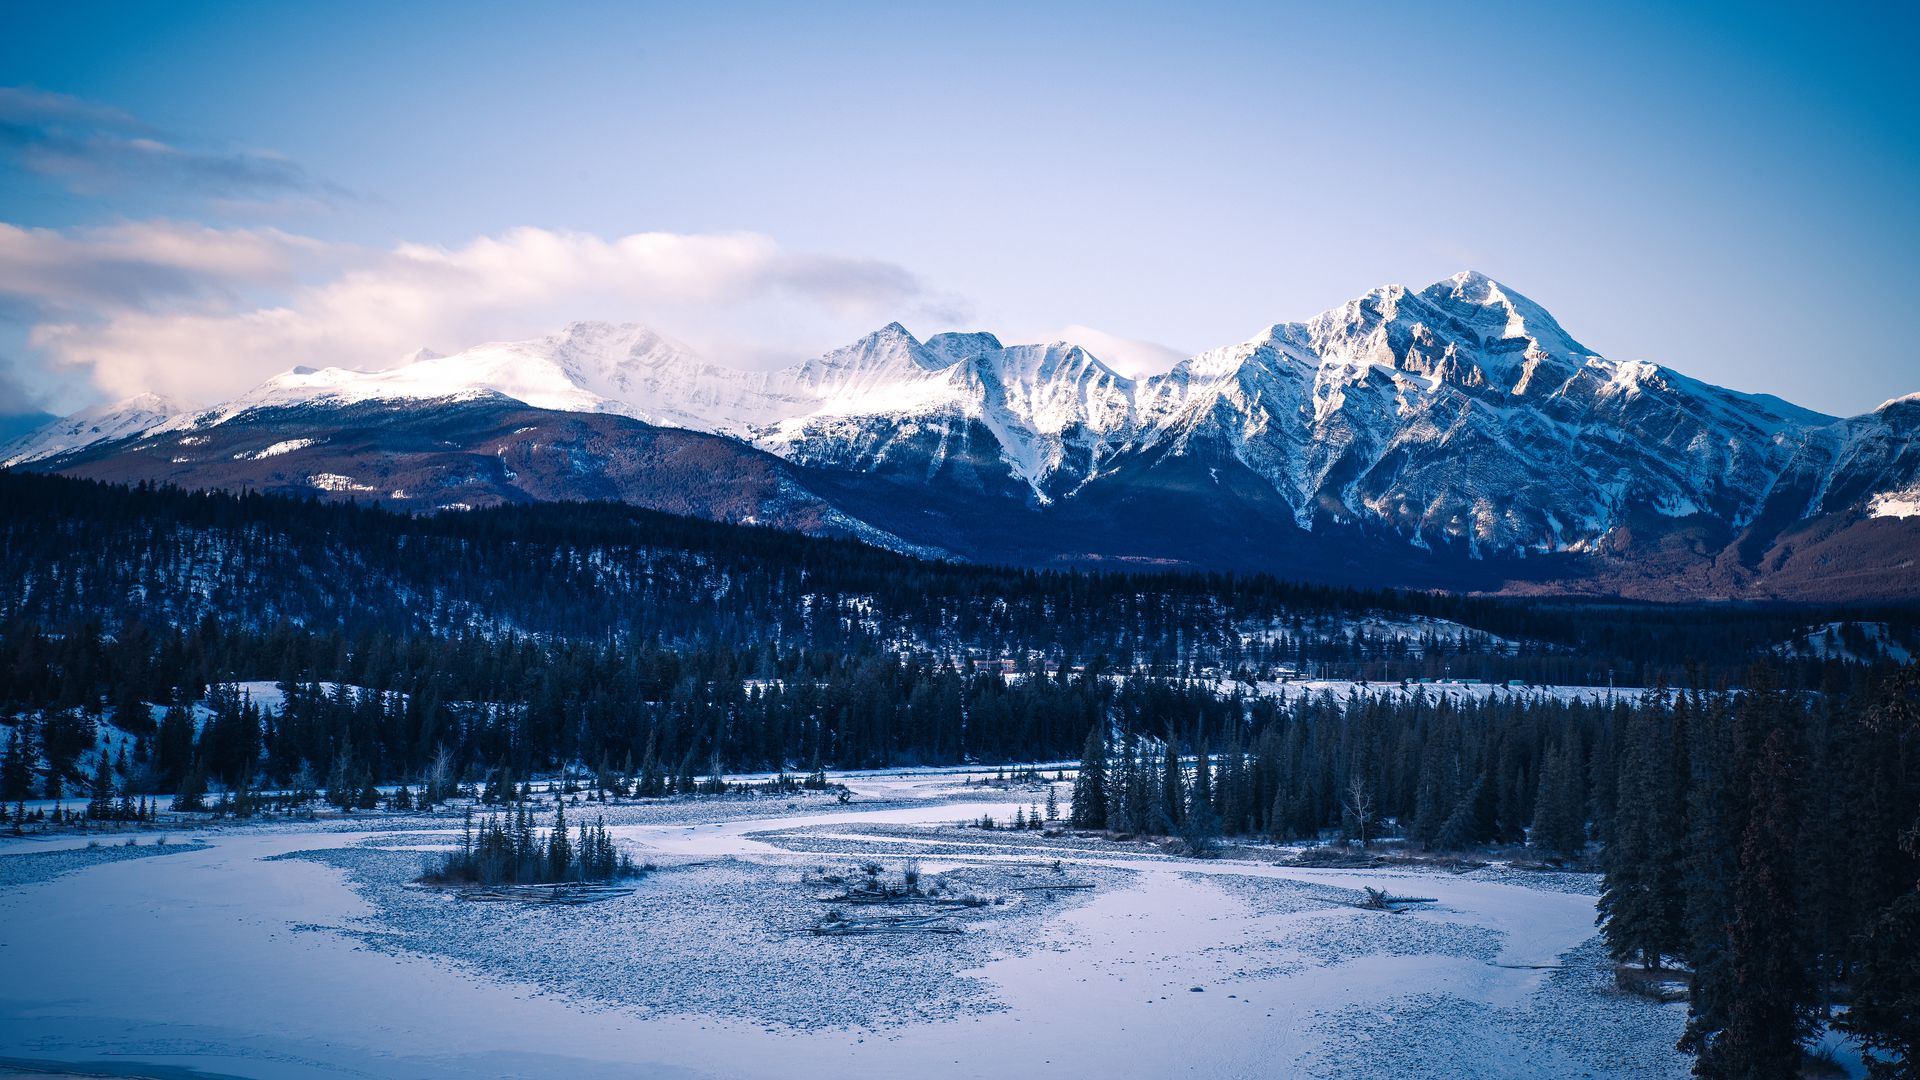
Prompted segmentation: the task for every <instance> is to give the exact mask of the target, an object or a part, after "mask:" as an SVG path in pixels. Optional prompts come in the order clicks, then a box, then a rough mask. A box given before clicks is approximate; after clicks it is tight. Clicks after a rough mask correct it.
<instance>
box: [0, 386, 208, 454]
mask: <svg viewBox="0 0 1920 1080" xmlns="http://www.w3.org/2000/svg"><path fill="white" fill-rule="evenodd" d="M190 408H191V407H190V406H188V405H185V404H183V403H181V402H178V401H175V400H174V399H172V398H169V397H165V396H163V395H160V394H137V395H135V396H133V397H130V398H127V399H125V400H124V401H116V402H114V403H112V404H111V405H100V406H96V407H94V408H91V409H84V410H82V411H80V412H77V413H74V414H73V415H71V416H66V417H62V418H60V419H58V420H55V421H54V422H52V423H50V424H48V425H46V426H45V427H42V428H39V429H38V430H35V431H30V432H28V433H26V434H25V435H22V436H20V437H19V438H18V439H15V440H13V441H12V442H10V443H7V444H5V445H0V468H8V467H11V466H14V465H21V464H25V463H27V462H30V461H39V460H41V459H43V458H49V457H53V456H55V455H58V454H63V453H66V452H67V451H69V450H74V449H77V448H80V447H83V446H91V445H92V444H94V443H99V442H111V441H113V440H115V439H124V438H128V437H130V436H133V435H138V434H140V433H142V432H145V431H149V430H151V429H152V428H154V427H156V426H158V425H160V424H162V423H165V422H166V421H168V420H171V419H173V418H174V417H176V416H180V415H182V414H185V413H187V412H188V411H189V410H190Z"/></svg>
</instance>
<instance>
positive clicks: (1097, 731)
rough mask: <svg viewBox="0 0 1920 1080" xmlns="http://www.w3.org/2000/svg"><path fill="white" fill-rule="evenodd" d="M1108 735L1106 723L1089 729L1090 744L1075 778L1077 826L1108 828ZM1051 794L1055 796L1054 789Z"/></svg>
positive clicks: (1074, 820) (1082, 827) (1081, 752)
mask: <svg viewBox="0 0 1920 1080" xmlns="http://www.w3.org/2000/svg"><path fill="white" fill-rule="evenodd" d="M1106 735H1107V733H1106V724H1105V723H1104V722H1103V723H1097V724H1095V725H1094V726H1093V727H1091V728H1089V729H1088V730H1087V741H1086V745H1085V746H1084V747H1082V748H1081V751H1080V775H1079V776H1078V777H1076V778H1075V779H1074V781H1073V803H1072V807H1071V810H1070V811H1069V813H1070V814H1071V815H1072V820H1073V827H1074V828H1076V829H1104V828H1106V827H1107V738H1106ZM1047 797H1048V798H1049V799H1051V798H1052V797H1053V795H1052V792H1051V791H1049V792H1048V795H1047Z"/></svg>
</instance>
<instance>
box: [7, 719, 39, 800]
mask: <svg viewBox="0 0 1920 1080" xmlns="http://www.w3.org/2000/svg"><path fill="white" fill-rule="evenodd" d="M25 726H26V725H25V724H24V723H23V724H22V725H21V727H22V728H24V727H25ZM32 793H33V763H32V761H31V760H30V759H29V758H28V757H27V737H26V733H25V732H24V731H21V730H15V731H10V732H8V733H7V756H6V758H5V759H4V760H0V801H5V802H20V801H22V800H24V799H26V797H27V796H28V795H30V794H32Z"/></svg>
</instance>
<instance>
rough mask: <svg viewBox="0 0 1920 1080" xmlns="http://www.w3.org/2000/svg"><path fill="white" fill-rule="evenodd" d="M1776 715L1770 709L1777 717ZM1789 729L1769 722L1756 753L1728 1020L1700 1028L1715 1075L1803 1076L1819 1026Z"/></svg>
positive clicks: (1705, 1061)
mask: <svg viewBox="0 0 1920 1080" xmlns="http://www.w3.org/2000/svg"><path fill="white" fill-rule="evenodd" d="M1769 719H1770V717H1769ZM1792 755H1793V749H1792V743H1791V740H1790V739H1789V738H1788V736H1787V733H1786V732H1785V731H1784V730H1781V729H1779V728H1777V727H1776V728H1774V729H1773V730H1772V731H1770V732H1769V733H1768V734H1767V735H1766V737H1765V739H1764V740H1763V741H1762V743H1761V745H1760V747H1759V749H1758V751H1757V753H1756V754H1755V756H1754V758H1753V765H1752V770H1751V780H1750V786H1749V794H1748V800H1749V811H1748V814H1747V820H1746V825H1745V828H1744V829H1743V830H1742V835H1741V840H1740V846H1739V858H1738V863H1737V868H1736V870H1735V874H1734V878H1733V881H1732V883H1731V885H1732V887H1731V889H1730V892H1731V893H1732V906H1731V916H1732V917H1731V920H1730V921H1729V923H1728V926H1727V946H1726V949H1727V955H1726V963H1725V966H1724V967H1725V976H1726V979H1727V982H1726V984H1725V985H1724V986H1722V987H1721V988H1720V990H1721V995H1722V1000H1723V1001H1724V1017H1725V1022H1724V1026H1722V1027H1721V1028H1720V1029H1719V1030H1717V1031H1704V1032H1697V1033H1695V1032H1693V1030H1692V1029H1691V1028H1690V1034H1697V1038H1696V1040H1695V1041H1696V1043H1697V1045H1699V1047H1700V1050H1699V1059H1698V1061H1696V1062H1695V1065H1694V1071H1695V1072H1696V1073H1698V1074H1699V1075H1701V1076H1705V1077H1711V1078H1715V1080H1747V1078H1750V1077H1751V1078H1755V1080H1795V1078H1797V1077H1798V1076H1799V1074H1800V1058H1801V1050H1802V1047H1803V1046H1804V1044H1805V1042H1806V1039H1807V1038H1808V1036H1809V1034H1810V1033H1811V1027H1812V1025H1811V1009H1810V1007H1809V1002H1810V1000H1811V998H1812V992H1811V988H1810V986H1809V985H1808V967H1807V964H1806V958H1805V957H1804V956H1803V955H1802V954H1801V950H1800V939H1799V934H1800V927H1799V925H1798V919H1799V917H1798V913H1797V912H1796V910H1795V907H1794V871H1795V867H1794V865H1793V857H1794V847H1793V839H1794V835H1795V827H1796V825H1797V818H1796V816H1795V814H1796V808H1795V806H1794V800H1793V794H1794V787H1795V785H1796V784H1797V783H1798V782H1799V777H1798V776H1797V770H1796V769H1795V767H1794V762H1793V756H1792Z"/></svg>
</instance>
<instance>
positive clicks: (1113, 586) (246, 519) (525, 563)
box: [0, 472, 1920, 686]
mask: <svg viewBox="0 0 1920 1080" xmlns="http://www.w3.org/2000/svg"><path fill="white" fill-rule="evenodd" d="M1376 617H1389V618H1392V619H1398V620H1401V623H1400V625H1399V627H1398V628H1397V629H1388V628H1386V627H1383V626H1382V625H1381V624H1379V622H1378V621H1377V618H1376ZM209 618H211V619H213V620H215V621H218V622H220V623H221V624H223V625H224V626H226V627H228V628H231V629H240V628H246V629H252V630H256V631H266V630H270V629H271V628H273V627H275V626H276V625H279V624H281V623H286V624H290V625H293V626H297V627H300V628H302V629H304V630H307V631H310V632H312V633H315V634H319V635H323V636H325V635H336V634H337V635H341V636H343V637H344V638H345V639H347V640H353V639H356V638H360V637H363V636H368V635H383V636H386V637H389V638H395V639H400V640H415V639H423V638H424V639H433V638H459V637H462V636H470V635H477V636H485V637H489V638H501V637H518V636H524V637H530V638H533V639H535V640H539V641H553V640H572V641H587V642H593V643H597V644H607V643H616V644H620V645H622V646H626V647H636V648H637V647H646V646H650V645H659V646H663V647H669V648H680V647H686V646H697V647H707V648H712V647H719V646H727V647H731V648H734V649H743V648H749V647H760V646H767V645H770V646H773V647H776V648H791V647H794V646H797V645H804V646H806V647H808V648H810V649H818V650H833V651H838V652H848V653H859V652H867V651H890V650H897V649H899V648H900V647H901V646H902V645H903V644H904V645H906V646H909V647H913V648H918V649H924V650H927V651H930V652H933V653H935V654H936V655H940V656H942V657H944V658H958V657H966V656H970V655H971V656H982V657H988V658H993V659H1006V660H1012V661H1014V662H1019V663H1026V662H1029V661H1031V662H1032V663H1034V664H1036V665H1037V664H1040V663H1044V664H1046V665H1047V666H1050V667H1051V666H1054V665H1057V664H1058V663H1060V662H1062V661H1069V662H1080V661H1084V660H1085V659H1086V658H1089V657H1096V656H1104V657H1106V658H1107V659H1108V661H1109V662H1110V663H1112V664H1114V665H1115V666H1123V667H1132V668H1136V669H1151V670H1153V671H1154V672H1155V673H1157V674H1161V675H1169V676H1171V675H1178V674H1186V673H1191V672H1192V671H1193V670H1195V669H1196V668H1197V667H1201V666H1206V667H1211V668H1213V669H1216V670H1220V671H1226V672H1236V671H1239V672H1248V673H1254V674H1259V673H1270V672H1271V671H1273V670H1275V669H1278V668H1281V667H1290V668H1295V669H1298V670H1302V671H1311V672H1313V673H1316V674H1323V675H1326V676H1329V677H1341V678H1361V679H1372V680H1397V679H1401V678H1414V679H1418V678H1422V677H1441V676H1444V675H1455V676H1470V677H1476V678H1482V679H1490V680H1499V681H1504V680H1507V679H1522V680H1527V681H1531V682H1538V683H1573V684H1588V685H1595V684H1597V685H1605V684H1606V683H1607V682H1608V681H1609V677H1610V676H1611V677H1612V678H1614V679H1615V680H1617V681H1618V682H1619V684H1621V685H1642V686H1644V685H1650V684H1651V683H1652V682H1653V681H1654V680H1655V679H1656V678H1657V677H1658V676H1659V675H1660V674H1661V673H1663V672H1665V673H1667V674H1669V675H1676V674H1677V673H1678V672H1679V671H1680V670H1681V669H1682V668H1684V666H1685V665H1687V664H1690V663H1691V664H1695V665H1699V666H1701V667H1702V668H1703V670H1705V671H1706V672H1707V673H1708V674H1710V675H1714V676H1725V677H1728V678H1732V677H1735V676H1737V674H1738V672H1739V669H1740V668H1742V667H1744V666H1745V665H1746V664H1747V663H1749V662H1751V660H1752V659H1753V657H1754V655H1755V654H1756V652H1759V651H1764V650H1766V649H1768V648H1771V647H1773V646H1776V645H1777V644H1779V643H1781V642H1783V641H1786V640H1788V639H1790V638H1792V637H1793V636H1795V635H1796V634H1797V633H1800V632H1803V631H1804V630H1805V629H1806V628H1807V627H1808V626H1810V625H1819V624H1821V623H1824V622H1828V621H1834V622H1837V623H1838V624H1839V629H1838V630H1837V631H1836V633H1837V634H1838V635H1839V639H1836V641H1835V642H1834V643H1833V644H1834V646H1835V649H1836V650H1840V649H1841V648H1842V647H1844V649H1845V650H1850V651H1852V652H1853V653H1854V654H1855V655H1859V656H1869V655H1871V654H1872V653H1873V652H1874V647H1873V642H1872V641H1869V640H1868V639H1867V638H1866V637H1865V636H1864V635H1865V631H1862V630H1860V629H1858V625H1859V624H1860V623H1862V622H1869V623H1880V624H1883V625H1884V627H1885V628H1886V634H1885V636H1886V637H1888V638H1889V639H1890V640H1895V641H1906V642H1909V643H1910V644H1912V645H1914V646H1916V647H1920V616H1917V615H1916V613H1915V611H1914V610H1913V609H1911V608H1889V609H1885V610H1867V609H1837V610H1834V611H1822V610H1815V609H1811V608H1789V607H1778V606H1775V607H1766V606H1757V605H1737V606H1728V605H1721V606H1718V607H1699V606H1662V605H1649V604H1627V603H1618V602H1610V603H1606V604H1582V603H1575V602H1553V601H1545V602H1543V601H1538V600H1525V601H1522V600H1496V599H1484V598H1472V597H1458V596H1448V595H1444V594H1439V593H1414V592H1397V591H1391V590H1371V591H1370V590H1355V589H1345V588H1332V587H1321V586H1312V585H1303V584H1298V583H1290V582H1284V581H1280V580H1277V579H1275V578H1272V577H1270V576H1267V575H1237V576H1236V575H1227V574H1199V573H1176V572H1168V573H1085V572H1071V571H1033V570H1017V569H1008V568H1001V567H986V566H969V565H960V564H953V563H944V562H934V561H928V560H922V559H916V558H911V557H908V556H905V555H900V554H895V553H892V552H888V551H883V550H880V549H877V548H873V547H870V546H867V545H865V544H861V543H857V542H854V541H848V540H834V539H828V538H821V537H808V536H801V535H798V534H794V533H787V532H782V531H778V530H773V529H767V528H759V527H750V526H741V525H728V524H720V523H715V522H709V521H703V520H697V519H691V518H682V517H675V516H672V515H667V514H660V513H654V512H649V511H643V510H639V509H636V508H632V507H625V506H618V505H611V504H541V505H538V506H524V507H501V508H497V509H491V510H482V511H474V512H467V513H453V512H448V513H443V514H438V515H434V516H412V515H408V514H404V513H398V512H393V511H387V510H383V509H378V508H374V507H369V506H360V505H356V504H351V503H347V504H340V503H327V504H321V503H316V502H312V501H303V500H300V499H294V498H289V497H282V496H267V495H253V494H242V495H232V494H222V493H186V492H182V491H178V490H174V489H166V488H160V489H155V488H151V487H147V486H144V485H143V486H141V487H138V488H125V487H115V486H111V485H105V484H98V483H93V482H89V481H80V480H73V479H68V478H63V477H50V476H36V475H32V474H21V473H13V472H8V473H0V627H18V626H23V625H31V626H38V627H42V628H46V629H49V630H60V629H64V628H78V627H84V626H87V625H89V624H97V626H98V628H99V630H100V631H101V632H104V633H107V634H111V635H114V636H116V637H118V636H121V635H123V634H126V633H140V632H143V631H142V629H141V628H142V627H144V628H146V629H145V631H144V632H147V633H158V632H160V630H161V629H162V628H167V627H172V628H182V629H184V628H192V627H196V626H198V625H200V624H201V623H203V622H204V621H205V620H207V619H209ZM1422 619H1444V620H1451V621H1452V622H1455V623H1459V624H1463V625H1464V626H1466V627H1470V628H1471V630H1469V631H1467V632H1465V633H1461V632H1458V631H1455V630H1444V631H1443V630H1440V629H1437V627H1439V626H1440V624H1435V623H1419V622H1414V623H1408V622H1407V620H1422ZM1409 626H1413V627H1415V629H1413V630H1411V631H1410V630H1409V629H1408V627H1409ZM1256 627H1257V628H1259V632H1258V633H1254V632H1253V629H1254V628H1256ZM1856 638H1857V640H1856ZM1800 663H1801V664H1802V666H1803V668H1804V670H1803V671H1802V672H1801V673H1800V674H1798V675H1797V676H1796V679H1797V680H1798V681H1802V682H1817V681H1818V679H1819V678H1821V677H1822V676H1821V674H1820V672H1819V670H1818V669H1819V668H1821V667H1823V666H1826V664H1827V662H1825V661H1822V660H1819V659H1816V658H1811V657H1808V658H1805V659H1803V660H1802V661H1801V662H1800Z"/></svg>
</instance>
